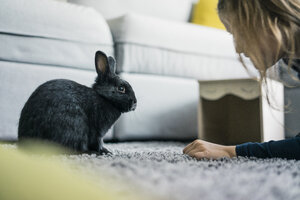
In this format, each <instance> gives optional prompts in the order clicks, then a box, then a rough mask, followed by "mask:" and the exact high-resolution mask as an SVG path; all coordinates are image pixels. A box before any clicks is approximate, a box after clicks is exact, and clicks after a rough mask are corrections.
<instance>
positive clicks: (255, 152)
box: [235, 134, 300, 160]
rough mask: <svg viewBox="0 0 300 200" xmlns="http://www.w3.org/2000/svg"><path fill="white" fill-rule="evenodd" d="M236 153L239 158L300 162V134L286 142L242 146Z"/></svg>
mask: <svg viewBox="0 0 300 200" xmlns="http://www.w3.org/2000/svg"><path fill="white" fill-rule="evenodd" d="M235 151H236V155H237V156H245V157H257V158H286V159H296V160H300V134H299V135H298V136H296V137H294V138H290V139H286V140H280V141H270V142H264V143H251V142H249V143H245V144H240V145H237V146H236V150H235Z"/></svg>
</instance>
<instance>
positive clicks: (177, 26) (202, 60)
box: [108, 14, 257, 80]
mask: <svg viewBox="0 0 300 200" xmlns="http://www.w3.org/2000/svg"><path fill="white" fill-rule="evenodd" d="M108 24H109V26H110V28H111V31H112V33H113V37H114V42H115V47H116V48H115V53H116V57H117V60H118V64H119V66H118V72H131V73H148V74H159V75H167V76H180V77H191V78H197V79H199V80H211V79H239V78H249V77H250V76H249V74H248V73H247V71H246V70H245V69H244V68H243V67H242V65H241V63H240V62H239V61H238V59H237V54H236V53H235V49H234V45H233V39H232V36H231V35H230V34H229V33H227V32H226V31H223V30H219V29H215V28H210V27H204V26H199V25H194V24H188V23H180V22H174V21H169V20H161V19H157V18H153V17H147V16H142V15H137V14H128V15H125V16H122V17H119V18H116V19H113V20H109V21H108ZM248 64H250V63H248ZM250 71H251V72H252V73H254V74H255V75H257V72H256V70H254V69H253V66H252V65H251V67H250Z"/></svg>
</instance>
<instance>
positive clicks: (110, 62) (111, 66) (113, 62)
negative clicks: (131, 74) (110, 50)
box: [108, 56, 116, 74]
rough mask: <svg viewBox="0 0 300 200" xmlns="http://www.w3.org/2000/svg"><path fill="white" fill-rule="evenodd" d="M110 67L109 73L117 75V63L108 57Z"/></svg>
mask: <svg viewBox="0 0 300 200" xmlns="http://www.w3.org/2000/svg"><path fill="white" fill-rule="evenodd" d="M108 65H109V71H110V73H111V74H115V73H116V61H115V59H114V58H113V57H111V56H109V57H108Z"/></svg>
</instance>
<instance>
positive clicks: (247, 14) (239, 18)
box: [183, 0, 300, 160]
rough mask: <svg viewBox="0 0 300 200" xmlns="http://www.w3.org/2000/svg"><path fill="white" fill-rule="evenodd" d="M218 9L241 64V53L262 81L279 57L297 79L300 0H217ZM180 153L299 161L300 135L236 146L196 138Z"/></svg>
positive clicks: (213, 156)
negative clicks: (258, 73)
mask: <svg viewBox="0 0 300 200" xmlns="http://www.w3.org/2000/svg"><path fill="white" fill-rule="evenodd" d="M218 12H219V17H220V19H221V21H222V22H223V24H224V25H225V27H226V29H227V31H228V32H230V33H231V34H232V35H233V38H234V41H235V47H236V52H237V53H238V54H239V56H240V59H241V62H242V64H243V65H244V63H243V60H242V58H241V54H244V55H246V56H248V57H249V58H250V59H251V61H252V62H253V64H254V66H255V67H256V68H257V69H258V71H259V72H260V74H261V79H262V80H265V78H266V71H267V69H268V68H269V67H271V66H273V65H274V64H275V63H277V62H278V61H279V60H282V61H283V62H284V63H285V64H286V65H288V66H289V67H291V68H292V70H294V71H296V72H297V73H298V77H299V79H300V0H219V3H218ZM244 66H245V65H244ZM183 152H184V153H185V154H188V155H190V156H192V157H195V158H198V159H200V158H212V159H217V158H221V157H230V158H231V157H236V156H247V157H258V158H272V157H279V158H286V159H296V160H300V134H299V135H298V136H297V137H295V138H291V139H286V140H281V141H270V142H265V143H245V144H240V145H237V146H222V145H218V144H213V143H209V142H206V141H203V140H195V141H194V142H192V143H191V144H189V145H187V146H186V147H185V149H184V150H183Z"/></svg>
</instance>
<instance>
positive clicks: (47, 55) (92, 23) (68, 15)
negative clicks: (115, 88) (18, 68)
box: [0, 0, 113, 70]
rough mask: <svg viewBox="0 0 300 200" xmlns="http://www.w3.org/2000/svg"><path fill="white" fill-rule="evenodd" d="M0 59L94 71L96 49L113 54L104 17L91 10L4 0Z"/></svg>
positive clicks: (48, 1) (0, 12)
mask: <svg viewBox="0 0 300 200" xmlns="http://www.w3.org/2000/svg"><path fill="white" fill-rule="evenodd" d="M0 41H1V44H4V45H3V47H2V48H1V50H0V59H1V60H6V61H14V62H25V63H34V64H47V65H57V66H68V67H76V68H84V69H93V70H94V64H93V57H94V53H95V51H96V50H97V49H102V50H103V51H105V52H106V53H107V54H113V41H112V36H111V32H110V30H109V27H108V25H107V23H106V21H105V20H104V18H103V17H102V16H101V15H100V14H99V13H98V12H96V11H95V10H94V9H92V8H87V7H82V6H77V5H73V4H68V3H65V2H57V1H52V0H43V1H41V0H4V1H2V2H1V7H0Z"/></svg>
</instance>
